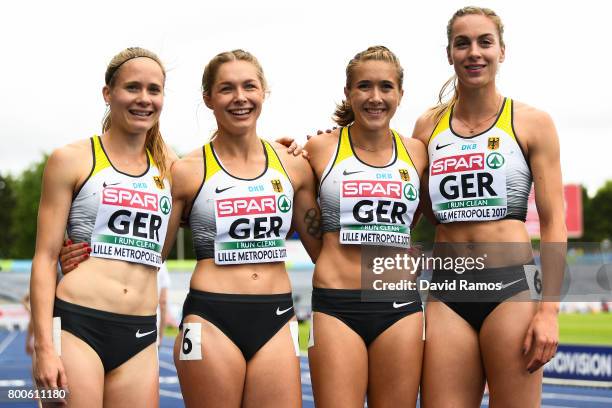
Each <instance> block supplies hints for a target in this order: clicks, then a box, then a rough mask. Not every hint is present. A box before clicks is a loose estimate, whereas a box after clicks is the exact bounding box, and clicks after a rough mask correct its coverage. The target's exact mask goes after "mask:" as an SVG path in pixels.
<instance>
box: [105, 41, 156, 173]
mask: <svg viewBox="0 0 612 408" xmlns="http://www.w3.org/2000/svg"><path fill="white" fill-rule="evenodd" d="M140 57H145V58H149V59H152V60H153V61H155V62H156V63H157V64H158V65H159V67H160V68H161V70H162V72H163V74H164V80H165V79H166V70H165V69H164V66H163V64H162V63H161V60H160V59H159V57H158V56H157V55H156V54H155V53H153V52H151V51H149V50H147V49H144V48H140V47H130V48H126V49H125V50H123V51H121V52H120V53H119V54H117V55H115V56H114V57H113V59H112V60H111V62H110V63H109V64H108V67H107V68H106V73H105V74H104V82H105V84H106V86H108V87H111V88H112V87H113V85H114V84H115V78H116V77H117V72H119V69H120V68H121V66H122V65H123V64H125V63H126V62H128V61H129V60H131V59H134V58H140ZM111 126H112V123H111V114H110V109H107V111H106V113H105V114H104V118H103V119H102V132H106V131H108V130H109V129H110V128H111ZM145 147H146V148H147V149H148V150H149V151H150V152H151V155H152V156H153V161H154V162H155V164H156V165H157V168H158V169H159V174H160V176H161V178H162V179H164V178H165V177H166V176H167V175H168V174H167V172H168V169H167V168H166V159H167V153H166V144H165V143H164V139H163V138H162V135H161V132H160V129H159V121H157V122H155V124H154V125H153V126H152V127H151V129H149V130H148V131H147V136H146V140H145Z"/></svg>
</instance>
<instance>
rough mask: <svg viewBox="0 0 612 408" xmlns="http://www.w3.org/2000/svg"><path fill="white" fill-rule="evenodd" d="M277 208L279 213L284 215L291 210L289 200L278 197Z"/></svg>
mask: <svg viewBox="0 0 612 408" xmlns="http://www.w3.org/2000/svg"><path fill="white" fill-rule="evenodd" d="M278 208H279V209H280V210H281V212H283V213H286V212H288V211H289V210H290V209H291V200H290V199H289V197H287V196H286V195H284V194H283V195H282V196H280V197H278Z"/></svg>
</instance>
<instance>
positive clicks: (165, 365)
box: [159, 360, 176, 373]
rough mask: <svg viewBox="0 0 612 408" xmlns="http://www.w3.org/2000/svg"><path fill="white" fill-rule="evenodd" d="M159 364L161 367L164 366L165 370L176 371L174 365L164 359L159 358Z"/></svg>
mask: <svg viewBox="0 0 612 408" xmlns="http://www.w3.org/2000/svg"><path fill="white" fill-rule="evenodd" d="M159 366H160V367H161V368H165V369H166V370H170V371H174V372H175V373H176V367H175V366H174V364H170V363H168V362H166V361H163V360H160V361H159Z"/></svg>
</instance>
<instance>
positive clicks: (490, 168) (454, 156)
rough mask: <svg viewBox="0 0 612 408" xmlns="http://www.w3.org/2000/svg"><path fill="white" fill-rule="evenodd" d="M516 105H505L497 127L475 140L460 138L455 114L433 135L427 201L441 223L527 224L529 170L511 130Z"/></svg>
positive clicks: (449, 113)
mask: <svg viewBox="0 0 612 408" xmlns="http://www.w3.org/2000/svg"><path fill="white" fill-rule="evenodd" d="M512 105H513V103H512V100H511V99H509V98H505V99H504V103H503V105H502V108H501V111H500V113H499V115H498V117H497V119H496V120H495V123H493V125H492V126H491V128H489V129H488V130H486V131H484V132H482V133H480V134H478V135H474V136H469V137H466V136H459V135H457V134H456V133H455V132H454V131H453V129H452V126H451V118H452V114H453V111H452V109H449V110H447V112H446V113H445V114H444V116H443V117H442V119H440V122H438V124H437V126H436V128H435V129H434V131H433V133H432V135H431V137H430V139H429V144H428V146H427V150H428V153H429V195H430V198H431V204H432V208H433V212H434V214H435V216H436V218H437V219H438V221H439V222H441V223H449V222H455V221H492V220H500V219H506V218H507V219H517V220H521V221H525V218H526V216H527V197H528V196H529V191H530V189H531V181H532V179H531V170H530V169H529V166H528V164H527V160H526V159H525V155H524V153H523V151H522V150H521V147H520V145H519V144H518V141H517V138H516V134H515V133H514V127H513V125H512V116H513V113H512V112H513V109H512Z"/></svg>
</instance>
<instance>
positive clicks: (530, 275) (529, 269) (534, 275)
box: [523, 265, 542, 300]
mask: <svg viewBox="0 0 612 408" xmlns="http://www.w3.org/2000/svg"><path fill="white" fill-rule="evenodd" d="M523 270H524V271H525V279H526V280H527V285H529V295H530V297H531V299H533V300H540V299H542V274H541V273H540V270H539V269H538V267H537V266H536V265H523Z"/></svg>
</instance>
